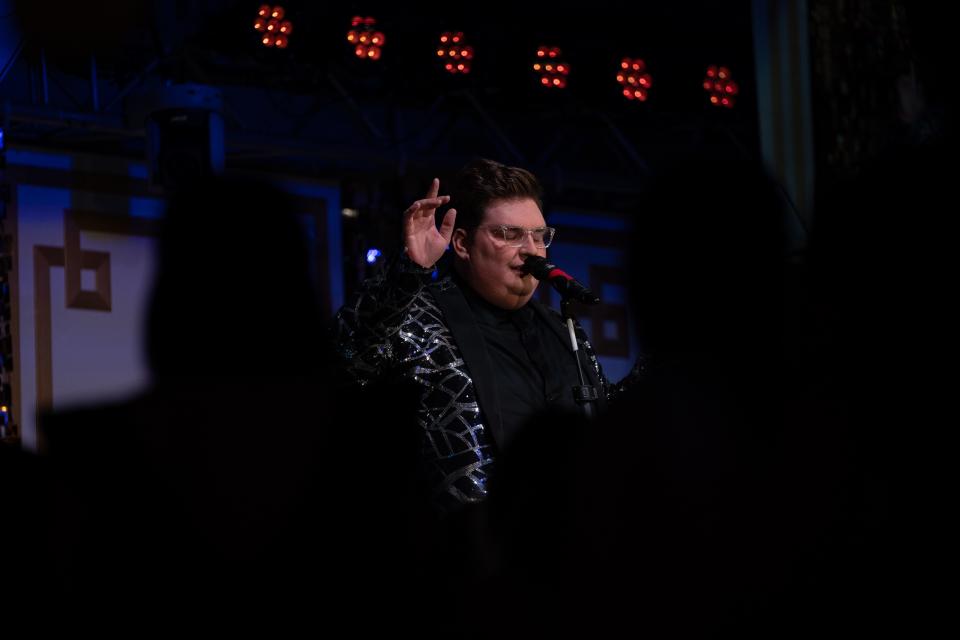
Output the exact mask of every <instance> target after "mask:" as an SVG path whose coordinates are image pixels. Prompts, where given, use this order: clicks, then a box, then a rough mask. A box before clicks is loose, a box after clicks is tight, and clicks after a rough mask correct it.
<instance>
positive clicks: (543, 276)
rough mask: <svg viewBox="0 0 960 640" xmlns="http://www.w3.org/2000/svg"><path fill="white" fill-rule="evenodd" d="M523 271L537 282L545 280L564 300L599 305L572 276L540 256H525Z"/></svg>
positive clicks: (588, 291)
mask: <svg viewBox="0 0 960 640" xmlns="http://www.w3.org/2000/svg"><path fill="white" fill-rule="evenodd" d="M523 270H524V271H526V272H527V273H529V274H531V275H532V276H533V277H534V278H536V279H537V280H546V281H548V282H549V283H550V284H552V285H553V288H554V289H556V290H557V291H558V292H559V293H560V296H561V297H563V298H564V299H569V300H576V301H577V302H582V303H583V304H600V298H598V297H597V295H596V294H595V293H594V292H592V291H590V289H587V288H586V287H585V286H583V285H582V284H580V283H579V282H577V281H576V280H574V279H573V276H571V275H570V274H568V273H567V272H566V271H564V270H563V269H561V268H560V267H558V266H557V265H555V264H553V263H552V262H550V261H549V260H547V259H546V258H541V257H540V256H527V258H526V260H524V261H523Z"/></svg>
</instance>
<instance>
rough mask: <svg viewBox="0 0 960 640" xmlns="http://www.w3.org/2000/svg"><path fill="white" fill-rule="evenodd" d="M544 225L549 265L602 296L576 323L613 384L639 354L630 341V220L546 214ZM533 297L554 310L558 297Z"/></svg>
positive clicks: (546, 291) (549, 293) (544, 292)
mask: <svg viewBox="0 0 960 640" xmlns="http://www.w3.org/2000/svg"><path fill="white" fill-rule="evenodd" d="M546 218H547V224H549V225H550V226H552V227H556V228H557V237H556V239H555V240H554V241H553V243H552V244H551V245H550V249H549V251H548V254H549V256H550V259H551V260H552V261H553V262H555V263H556V264H557V265H559V266H561V267H562V268H563V269H564V270H565V271H567V272H568V273H569V274H570V275H572V276H573V277H575V278H576V279H577V280H579V281H580V282H582V283H583V284H584V285H585V286H587V287H589V288H590V289H591V290H592V291H593V292H594V293H596V294H597V295H599V296H600V301H601V304H599V305H597V306H595V307H580V308H579V311H578V314H579V315H578V316H577V319H578V320H579V321H580V323H581V324H582V325H583V327H584V329H585V330H586V331H587V335H588V336H590V342H591V343H592V344H593V347H594V349H596V352H597V355H598V356H599V359H600V364H601V366H602V367H603V370H604V373H605V374H606V375H607V378H609V379H610V380H611V381H613V382H617V381H619V380H620V379H621V378H623V377H624V376H625V375H626V374H627V373H628V372H629V371H630V369H631V368H632V367H633V364H634V362H635V361H636V359H637V356H638V355H639V352H640V349H639V346H638V344H637V340H636V338H635V337H634V334H633V331H632V326H633V324H632V323H631V321H630V318H629V313H628V312H629V305H628V302H627V284H628V283H627V275H626V272H625V270H624V267H625V264H626V256H627V251H628V250H629V246H628V242H629V234H628V231H629V220H628V218H627V217H626V216H623V215H619V214H612V213H601V212H585V211H581V212H575V211H563V210H557V211H549V212H547V216H546ZM537 295H538V296H540V300H541V301H542V302H544V303H547V304H549V305H550V306H552V307H553V308H555V309H559V308H560V296H559V294H558V293H557V292H556V291H554V290H553V288H552V287H548V286H544V285H541V286H540V288H539V290H538V292H537Z"/></svg>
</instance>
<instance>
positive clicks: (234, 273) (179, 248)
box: [148, 178, 325, 379]
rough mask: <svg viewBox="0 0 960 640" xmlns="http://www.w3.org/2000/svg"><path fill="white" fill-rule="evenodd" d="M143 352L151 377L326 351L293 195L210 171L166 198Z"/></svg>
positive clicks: (309, 359) (312, 356) (230, 372)
mask: <svg viewBox="0 0 960 640" xmlns="http://www.w3.org/2000/svg"><path fill="white" fill-rule="evenodd" d="M157 267H158V270H157V276H156V281H155V287H154V291H153V297H152V300H151V308H150V316H149V327H148V355H149V360H150V365H151V368H152V370H153V372H154V375H155V377H157V378H158V379H164V378H176V377H184V376H186V377H193V376H207V375H217V376H226V377H233V376H237V377H243V376H247V375H250V374H251V373H256V374H257V375H260V376H264V375H265V376H271V375H277V376H285V375H303V374H307V373H311V372H314V371H316V370H317V368H318V367H319V366H321V364H322V362H321V361H322V360H324V359H325V352H324V349H323V348H322V346H321V345H322V344H323V338H322V336H323V327H324V326H325V322H324V319H323V318H322V316H321V314H320V311H319V307H318V304H317V298H316V289H315V286H314V282H313V280H312V278H311V274H310V268H309V254H308V249H307V243H306V239H305V234H304V231H303V228H302V227H301V224H300V221H299V220H298V219H297V217H296V215H295V213H294V209H293V205H292V204H291V201H290V198H289V197H288V196H287V195H286V194H284V193H283V192H282V191H280V190H279V189H277V188H275V187H272V186H270V185H267V184H264V183H260V182H258V181H255V180H251V179H249V178H242V179H240V178H214V179H209V180H206V181H202V182H198V183H195V184H194V185H192V186H190V187H187V188H185V189H183V190H182V191H180V192H178V193H177V194H176V195H174V197H173V198H172V200H171V201H170V203H169V206H168V207H167V212H166V217H165V219H164V221H163V227H162V233H161V238H160V243H159V255H158V265H157Z"/></svg>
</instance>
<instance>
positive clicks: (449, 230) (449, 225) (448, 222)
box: [440, 209, 457, 242]
mask: <svg viewBox="0 0 960 640" xmlns="http://www.w3.org/2000/svg"><path fill="white" fill-rule="evenodd" d="M456 221H457V210H456V209H450V210H449V211H447V213H446V215H444V216H443V222H441V223H440V235H442V236H443V239H444V240H446V241H447V242H450V238H451V237H452V236H453V225H454V223H455V222H456Z"/></svg>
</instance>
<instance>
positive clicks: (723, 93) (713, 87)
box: [703, 65, 740, 109]
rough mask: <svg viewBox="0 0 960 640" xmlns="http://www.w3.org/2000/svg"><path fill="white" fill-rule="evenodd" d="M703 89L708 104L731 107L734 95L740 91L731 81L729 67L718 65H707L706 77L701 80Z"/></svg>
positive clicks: (734, 101)
mask: <svg viewBox="0 0 960 640" xmlns="http://www.w3.org/2000/svg"><path fill="white" fill-rule="evenodd" d="M703 90H704V91H706V92H707V94H708V97H709V99H710V104H712V105H715V106H718V107H727V108H728V109H731V108H733V105H734V104H735V103H736V100H735V99H734V96H736V95H737V94H738V93H739V92H740V88H739V87H738V86H737V83H736V82H734V81H733V79H732V76H731V73H730V69H728V68H727V67H721V66H718V65H710V66H709V67H707V77H706V78H704V80H703Z"/></svg>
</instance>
